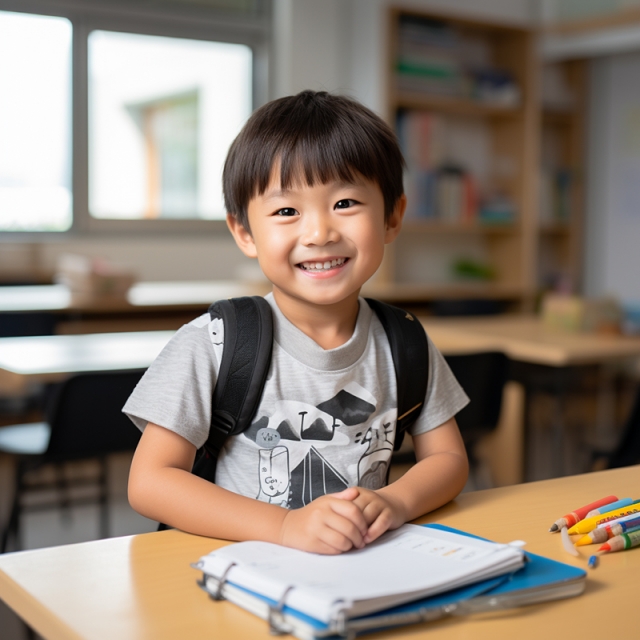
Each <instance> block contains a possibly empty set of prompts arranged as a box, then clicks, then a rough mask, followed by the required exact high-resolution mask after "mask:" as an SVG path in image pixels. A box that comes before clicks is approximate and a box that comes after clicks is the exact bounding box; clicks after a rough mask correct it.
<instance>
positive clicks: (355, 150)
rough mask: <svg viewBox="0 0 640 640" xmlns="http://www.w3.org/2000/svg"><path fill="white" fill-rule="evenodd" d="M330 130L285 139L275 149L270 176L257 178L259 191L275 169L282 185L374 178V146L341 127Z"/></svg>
mask: <svg viewBox="0 0 640 640" xmlns="http://www.w3.org/2000/svg"><path fill="white" fill-rule="evenodd" d="M331 133H332V134H333V135H331ZM331 133H330V134H328V135H327V133H326V132H325V135H324V136H323V137H321V136H309V137H305V138H302V139H300V138H298V139H297V140H286V139H285V140H282V141H281V144H280V145H278V147H277V148H275V149H274V150H273V154H272V157H273V160H272V162H271V163H270V167H269V174H268V176H266V175H265V176H261V179H260V180H259V181H258V183H259V184H258V193H259V194H262V193H264V192H265V191H266V189H267V186H268V183H269V180H270V179H271V178H272V177H273V172H277V171H279V173H280V176H279V177H280V188H281V189H290V188H291V187H293V186H296V185H307V186H309V187H312V186H314V185H316V184H327V183H328V182H334V181H335V182H346V183H355V182H357V180H358V177H359V176H360V177H364V178H366V179H368V180H373V179H374V178H375V176H376V168H377V167H376V164H377V163H376V161H375V160H376V156H377V154H376V152H375V149H374V148H373V146H372V145H371V144H367V143H366V142H363V141H362V139H361V140H360V141H357V140H355V141H354V136H346V135H340V131H336V130H334V131H333V132H331ZM265 168H266V167H265ZM265 178H266V179H265Z"/></svg>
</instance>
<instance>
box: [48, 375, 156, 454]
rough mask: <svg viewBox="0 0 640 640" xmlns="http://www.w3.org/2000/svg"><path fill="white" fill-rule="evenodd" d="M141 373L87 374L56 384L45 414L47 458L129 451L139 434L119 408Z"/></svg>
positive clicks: (133, 447)
mask: <svg viewBox="0 0 640 640" xmlns="http://www.w3.org/2000/svg"><path fill="white" fill-rule="evenodd" d="M143 373H144V372H143V371H116V372H105V373H87V374H78V375H75V376H72V377H71V378H69V379H68V380H66V381H65V382H63V383H62V384H61V385H60V388H59V390H58V393H57V395H56V397H55V398H54V399H53V402H52V405H51V410H50V412H49V424H50V425H51V439H50V440H49V446H48V448H47V451H46V453H45V457H47V458H48V459H52V460H53V459H64V460H69V459H74V458H87V457H92V456H99V455H105V454H109V453H115V452H118V451H133V449H135V447H136V445H137V443H138V440H139V439H140V432H139V431H138V429H137V428H136V427H135V426H134V424H133V423H132V422H131V421H130V420H129V418H128V417H127V416H125V415H124V414H123V413H122V407H123V406H124V403H125V402H126V400H127V398H128V397H129V395H130V394H131V392H132V391H133V389H134V387H135V386H136V384H137V383H138V381H139V380H140V377H141V376H142V374H143Z"/></svg>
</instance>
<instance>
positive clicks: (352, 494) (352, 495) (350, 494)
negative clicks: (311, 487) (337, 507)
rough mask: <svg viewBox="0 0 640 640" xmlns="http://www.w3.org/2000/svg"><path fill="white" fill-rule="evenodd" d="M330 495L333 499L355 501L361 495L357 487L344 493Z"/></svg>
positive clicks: (349, 488)
mask: <svg viewBox="0 0 640 640" xmlns="http://www.w3.org/2000/svg"><path fill="white" fill-rule="evenodd" d="M329 495H330V496H331V497H332V498H340V500H355V499H356V498H357V497H358V496H359V495H360V492H359V491H358V488H357V487H347V488H346V489H344V490H343V491H339V492H338V493H331V494H329Z"/></svg>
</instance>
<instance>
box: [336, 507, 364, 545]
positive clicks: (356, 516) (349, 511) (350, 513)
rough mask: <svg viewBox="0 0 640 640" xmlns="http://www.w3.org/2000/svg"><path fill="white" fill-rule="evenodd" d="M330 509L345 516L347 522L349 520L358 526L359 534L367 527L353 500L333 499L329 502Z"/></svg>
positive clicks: (362, 533)
mask: <svg viewBox="0 0 640 640" xmlns="http://www.w3.org/2000/svg"><path fill="white" fill-rule="evenodd" d="M331 510H332V511H333V512H334V513H336V514H338V515H339V516H341V517H342V518H345V519H346V520H348V521H349V522H351V523H352V524H353V525H354V526H355V527H357V528H358V530H359V531H360V533H361V535H363V536H364V535H365V534H366V533H367V530H368V529H369V525H368V524H367V520H366V518H365V517H364V514H363V513H362V511H361V509H359V508H358V506H357V505H355V504H353V502H348V501H346V500H335V501H334V502H332V503H331Z"/></svg>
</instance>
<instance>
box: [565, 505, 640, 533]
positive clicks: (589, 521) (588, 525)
mask: <svg viewBox="0 0 640 640" xmlns="http://www.w3.org/2000/svg"><path fill="white" fill-rule="evenodd" d="M632 513H640V504H630V505H628V506H626V507H622V508H620V509H614V510H613V511H609V512H607V513H603V514H602V515H597V516H592V517H591V518H585V519H584V520H580V522H576V524H574V525H573V526H572V527H571V529H569V533H570V534H571V535H573V534H574V533H582V534H585V533H590V532H591V531H593V530H594V529H595V528H596V527H597V526H598V525H599V524H602V523H603V522H610V521H611V520H617V519H618V518H622V516H628V515H631V514H632Z"/></svg>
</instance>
